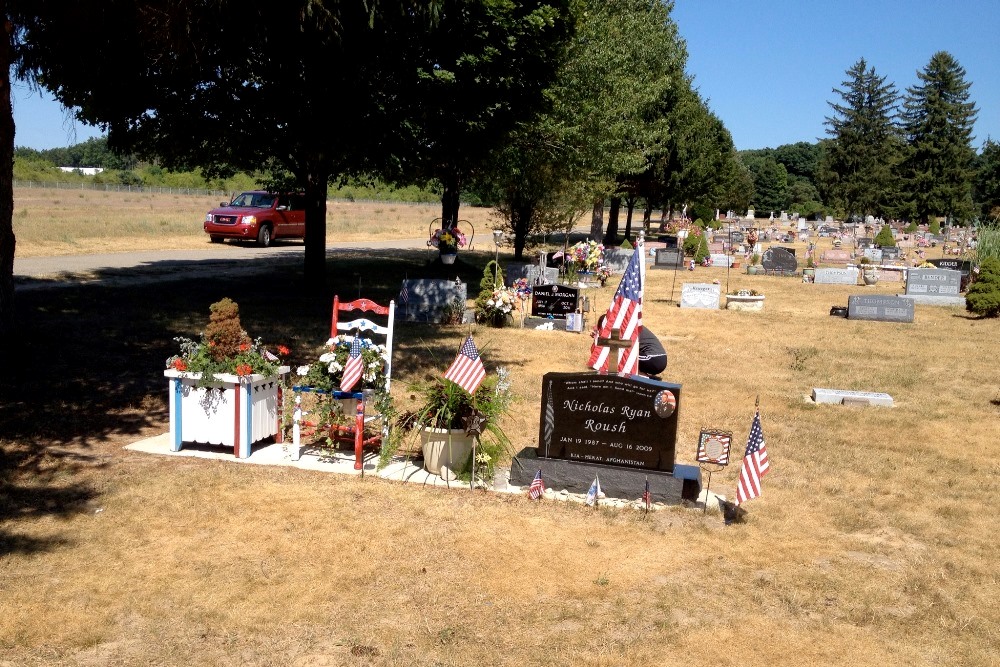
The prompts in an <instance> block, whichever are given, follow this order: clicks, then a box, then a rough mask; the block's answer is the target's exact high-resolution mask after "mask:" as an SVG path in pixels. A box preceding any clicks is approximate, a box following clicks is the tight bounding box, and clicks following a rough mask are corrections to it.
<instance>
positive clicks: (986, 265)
mask: <svg viewBox="0 0 1000 667" xmlns="http://www.w3.org/2000/svg"><path fill="white" fill-rule="evenodd" d="M965 309H966V310H968V311H969V312H970V313H976V314H977V315H982V316H983V317H998V316H1000V260H996V259H993V258H989V259H986V260H985V261H984V262H983V263H982V264H981V265H980V267H979V275H978V276H977V277H976V279H975V280H974V281H973V282H972V284H971V285H969V291H968V292H967V293H966V295H965Z"/></svg>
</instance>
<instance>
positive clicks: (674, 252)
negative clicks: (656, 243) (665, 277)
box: [653, 248, 684, 269]
mask: <svg viewBox="0 0 1000 667" xmlns="http://www.w3.org/2000/svg"><path fill="white" fill-rule="evenodd" d="M683 265H684V253H683V252H682V251H681V250H679V249H677V248H657V249H656V259H655V260H654V262H653V268H656V269H676V268H679V267H682V266H683Z"/></svg>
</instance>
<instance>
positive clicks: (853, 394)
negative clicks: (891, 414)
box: [812, 387, 893, 408]
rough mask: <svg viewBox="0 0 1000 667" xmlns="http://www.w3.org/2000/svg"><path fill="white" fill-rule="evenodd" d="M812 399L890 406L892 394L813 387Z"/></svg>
mask: <svg viewBox="0 0 1000 667" xmlns="http://www.w3.org/2000/svg"><path fill="white" fill-rule="evenodd" d="M812 399H813V400H814V401H815V402H817V403H829V404H833V405H851V406H855V407H857V406H861V405H879V406H883V407H887V408H891V407H892V405H893V400H892V396H890V395H889V394H886V393H883V392H875V391H850V390H847V389H823V388H820V387H813V390H812Z"/></svg>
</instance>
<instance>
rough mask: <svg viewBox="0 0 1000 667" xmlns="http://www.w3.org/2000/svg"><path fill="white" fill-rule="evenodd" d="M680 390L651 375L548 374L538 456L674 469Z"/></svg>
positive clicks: (543, 380)
mask: <svg viewBox="0 0 1000 667" xmlns="http://www.w3.org/2000/svg"><path fill="white" fill-rule="evenodd" d="M680 389H681V387H680V385H677V384H670V383H667V382H659V381H655V380H649V379H647V378H633V377H625V376H617V375H598V374H593V373H546V374H545V375H544V376H543V377H542V405H541V419H540V424H539V435H538V442H539V444H538V455H539V456H540V457H545V458H551V459H565V460H568V461H578V462H581V463H599V464H603V465H608V466H618V467H624V468H640V469H646V470H659V471H663V472H670V471H672V470H673V468H674V446H675V441H676V438H677V412H678V409H679V407H680Z"/></svg>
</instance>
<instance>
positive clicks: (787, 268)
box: [760, 247, 799, 273]
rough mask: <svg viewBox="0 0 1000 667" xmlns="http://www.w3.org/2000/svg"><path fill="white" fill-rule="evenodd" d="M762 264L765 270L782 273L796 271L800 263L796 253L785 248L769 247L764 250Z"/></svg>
mask: <svg viewBox="0 0 1000 667" xmlns="http://www.w3.org/2000/svg"><path fill="white" fill-rule="evenodd" d="M760 264H761V266H763V267H764V270H765V271H775V272H780V273H795V270H796V269H797V268H798V266H799V263H798V261H797V260H796V259H795V255H793V254H792V253H791V252H789V251H788V250H787V249H785V248H777V247H776V248H768V249H767V250H765V251H764V256H763V257H761V259H760Z"/></svg>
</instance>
